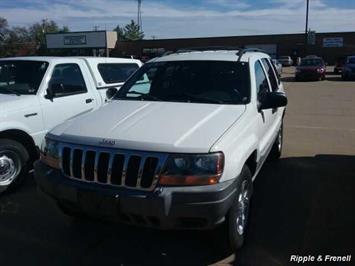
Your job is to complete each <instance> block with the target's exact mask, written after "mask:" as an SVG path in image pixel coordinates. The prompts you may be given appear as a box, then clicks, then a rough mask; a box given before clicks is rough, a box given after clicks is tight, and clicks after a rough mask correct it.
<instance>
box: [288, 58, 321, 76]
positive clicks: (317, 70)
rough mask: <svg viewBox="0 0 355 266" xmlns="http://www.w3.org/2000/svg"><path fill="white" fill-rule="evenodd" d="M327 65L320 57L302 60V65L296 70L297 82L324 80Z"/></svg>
mask: <svg viewBox="0 0 355 266" xmlns="http://www.w3.org/2000/svg"><path fill="white" fill-rule="evenodd" d="M326 71H327V70H326V65H325V62H324V61H323V59H322V58H320V57H305V58H302V60H301V64H300V65H299V66H298V67H297V68H296V75H295V79H296V81H299V80H324V79H325V74H326Z"/></svg>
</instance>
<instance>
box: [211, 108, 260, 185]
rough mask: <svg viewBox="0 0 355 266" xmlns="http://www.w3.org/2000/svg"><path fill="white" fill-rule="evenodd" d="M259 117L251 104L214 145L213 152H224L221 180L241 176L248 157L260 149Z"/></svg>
mask: <svg viewBox="0 0 355 266" xmlns="http://www.w3.org/2000/svg"><path fill="white" fill-rule="evenodd" d="M257 122H258V119H256V117H255V116H254V115H253V110H252V108H251V106H250V104H249V105H247V109H246V111H245V113H244V114H243V116H242V117H241V118H240V119H239V120H238V121H237V122H235V123H234V125H232V127H230V128H229V130H228V131H227V132H225V133H224V135H223V136H222V137H221V138H220V139H219V140H218V141H217V142H216V143H215V144H214V145H213V147H212V149H211V152H217V151H222V152H223V153H224V159H225V162H224V171H223V175H222V177H221V179H220V182H224V181H227V180H231V179H233V178H236V177H238V176H239V174H240V172H241V171H242V168H243V166H244V164H245V162H246V160H247V158H248V157H249V156H250V155H251V154H252V153H253V152H254V151H256V150H257V149H258V136H257V134H256V132H257V129H258V127H257Z"/></svg>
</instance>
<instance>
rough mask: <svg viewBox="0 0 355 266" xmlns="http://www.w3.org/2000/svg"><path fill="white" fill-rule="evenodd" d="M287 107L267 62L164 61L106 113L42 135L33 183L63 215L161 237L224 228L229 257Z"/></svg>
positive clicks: (275, 152) (209, 54)
mask: <svg viewBox="0 0 355 266" xmlns="http://www.w3.org/2000/svg"><path fill="white" fill-rule="evenodd" d="M146 76H148V77H149V80H150V82H145V83H143V84H142V80H144V79H145V78H146ZM286 104H287V98H286V96H285V93H284V90H283V85H282V82H281V81H280V79H279V77H278V75H277V74H276V72H275V70H274V67H273V65H272V63H271V60H270V57H269V55H267V54H265V53H262V52H257V51H255V50H252V49H245V50H234V51H229V50H228V51H227V50H223V51H219V50H218V51H217V50H210V51H206V52H205V51H199V52H196V51H189V52H181V53H175V54H171V55H168V56H162V57H159V58H156V59H152V60H150V61H149V62H148V63H146V64H145V65H144V66H142V67H141V68H140V69H139V70H138V71H137V72H136V73H135V74H134V75H133V76H132V77H131V78H130V79H128V80H127V82H126V83H125V85H123V87H122V88H121V89H120V91H119V92H118V93H117V94H116V95H115V97H114V99H113V100H112V101H111V102H110V103H109V104H107V105H105V106H104V107H103V108H101V109H99V110H97V111H95V112H93V113H91V114H88V115H86V116H85V117H79V118H77V119H75V120H71V121H67V122H65V123H63V124H61V125H59V126H57V127H56V128H55V129H53V130H52V131H51V132H50V133H48V134H47V136H46V141H45V145H44V146H43V147H42V152H41V160H39V161H37V162H36V164H35V179H36V182H37V184H38V186H39V188H40V190H42V191H43V192H45V193H46V194H47V195H49V196H50V197H52V198H53V199H55V202H56V203H57V204H58V207H59V208H60V209H61V210H62V211H63V212H64V213H65V214H67V215H71V216H74V217H75V216H76V215H79V216H80V215H81V214H83V213H84V214H85V215H88V216H89V217H90V216H91V217H100V218H106V219H110V220H114V221H120V222H124V223H128V224H134V225H139V226H146V227H153V228H160V229H197V230H200V229H213V228H216V227H217V226H219V225H221V224H223V223H224V224H225V227H224V226H223V227H221V229H222V228H223V229H224V231H221V233H222V232H223V233H222V234H221V235H220V239H221V240H228V239H229V240H228V241H226V243H230V245H231V247H232V249H233V250H236V249H238V248H240V247H241V246H242V244H243V242H244V238H245V234H246V232H247V230H246V226H247V221H248V213H249V206H250V199H251V196H252V186H253V183H252V182H253V180H254V179H255V178H256V176H257V174H258V172H259V171H260V169H261V167H262V165H263V164H264V162H266V159H267V158H270V159H271V158H273V159H278V158H279V157H280V155H281V150H282V143H283V133H282V132H283V130H282V129H283V126H282V124H283V117H284V114H285V105H286ZM268 155H270V156H269V157H268ZM101 206H102V207H101ZM221 244H222V243H221Z"/></svg>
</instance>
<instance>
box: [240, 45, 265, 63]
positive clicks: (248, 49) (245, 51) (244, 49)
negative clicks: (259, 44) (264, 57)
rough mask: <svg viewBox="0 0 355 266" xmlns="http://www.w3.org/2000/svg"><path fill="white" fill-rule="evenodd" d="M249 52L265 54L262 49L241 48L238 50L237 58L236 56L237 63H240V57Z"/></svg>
mask: <svg viewBox="0 0 355 266" xmlns="http://www.w3.org/2000/svg"><path fill="white" fill-rule="evenodd" d="M249 52H259V53H265V54H267V52H266V51H265V50H263V49H259V48H243V49H240V50H239V51H238V53H237V56H238V62H240V60H241V59H242V56H243V55H244V54H245V53H249Z"/></svg>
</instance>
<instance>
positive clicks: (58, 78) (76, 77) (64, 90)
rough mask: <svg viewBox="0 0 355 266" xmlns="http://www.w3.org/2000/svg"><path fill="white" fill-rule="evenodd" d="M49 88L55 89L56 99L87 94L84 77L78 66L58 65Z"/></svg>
mask: <svg viewBox="0 0 355 266" xmlns="http://www.w3.org/2000/svg"><path fill="white" fill-rule="evenodd" d="M49 87H51V88H52V89H53V92H54V94H55V95H54V97H55V98H57V97H64V96H69V95H74V94H80V93H86V92H87V88H86V85H85V81H84V78H83V75H82V73H81V70H80V67H79V66H78V65H77V64H59V65H56V66H55V67H54V69H53V73H52V77H51V80H50V81H49Z"/></svg>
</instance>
